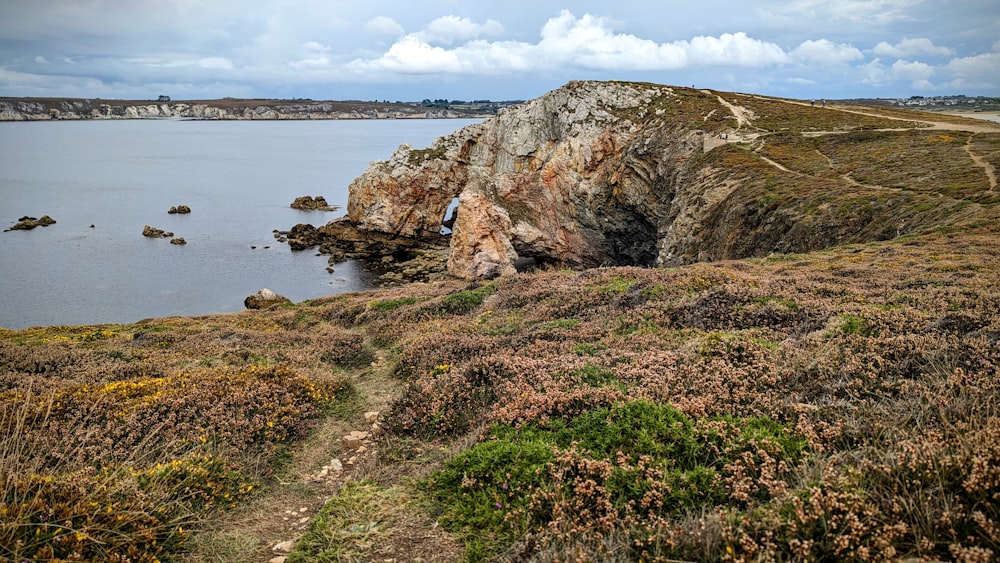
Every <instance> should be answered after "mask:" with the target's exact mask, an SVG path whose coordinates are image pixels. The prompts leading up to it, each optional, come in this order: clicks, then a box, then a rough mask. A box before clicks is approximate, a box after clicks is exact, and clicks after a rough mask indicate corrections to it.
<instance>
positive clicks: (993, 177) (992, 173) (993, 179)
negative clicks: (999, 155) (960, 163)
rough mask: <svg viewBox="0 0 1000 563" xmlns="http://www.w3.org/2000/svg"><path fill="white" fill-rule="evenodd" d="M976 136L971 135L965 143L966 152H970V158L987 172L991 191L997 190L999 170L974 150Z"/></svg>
mask: <svg viewBox="0 0 1000 563" xmlns="http://www.w3.org/2000/svg"><path fill="white" fill-rule="evenodd" d="M974 136H975V135H971V134H970V135H969V140H968V141H966V143H965V152H967V153H969V158H971V159H972V162H974V163H975V164H976V166H979V167H980V168H982V169H983V171H984V172H986V177H987V178H989V180H990V190H989V191H991V192H995V191H996V189H997V171H996V170H995V169H994V168H993V165H992V164H990V163H989V162H987V161H986V159H984V158H983V157H981V156H979V155H978V154H976V153H974V152H972V138H973V137H974Z"/></svg>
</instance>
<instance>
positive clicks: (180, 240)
mask: <svg viewBox="0 0 1000 563" xmlns="http://www.w3.org/2000/svg"><path fill="white" fill-rule="evenodd" d="M170 244H187V241H186V240H184V237H177V238H172V239H170Z"/></svg>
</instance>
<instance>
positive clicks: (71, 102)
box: [0, 98, 471, 121]
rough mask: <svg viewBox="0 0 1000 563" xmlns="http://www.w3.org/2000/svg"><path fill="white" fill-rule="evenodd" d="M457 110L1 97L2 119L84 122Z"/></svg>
mask: <svg viewBox="0 0 1000 563" xmlns="http://www.w3.org/2000/svg"><path fill="white" fill-rule="evenodd" d="M470 116H471V115H470V114H469V113H466V112H461V111H456V110H453V109H446V108H436V107H425V106H418V105H412V104H403V103H395V104H390V103H378V102H316V101H308V100H305V101H301V100H242V99H231V98H225V99H220V100H198V101H156V102H153V101H126V100H85V99H56V98H0V121H51V120H83V119H171V118H173V119H214V120H247V119H253V120H282V119H428V118H433V119H439V118H457V117H470Z"/></svg>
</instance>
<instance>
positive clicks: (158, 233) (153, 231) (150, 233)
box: [142, 225, 174, 238]
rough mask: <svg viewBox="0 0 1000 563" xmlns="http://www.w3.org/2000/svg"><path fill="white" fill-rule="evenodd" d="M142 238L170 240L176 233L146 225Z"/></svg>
mask: <svg viewBox="0 0 1000 563" xmlns="http://www.w3.org/2000/svg"><path fill="white" fill-rule="evenodd" d="M142 236H144V237H149V238H170V237H172V236H174V233H171V232H169V231H164V230H163V229H157V228H156V227H150V226H149V225H146V226H144V227H143V228H142Z"/></svg>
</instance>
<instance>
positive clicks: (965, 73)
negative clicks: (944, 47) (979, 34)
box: [945, 42, 1000, 88]
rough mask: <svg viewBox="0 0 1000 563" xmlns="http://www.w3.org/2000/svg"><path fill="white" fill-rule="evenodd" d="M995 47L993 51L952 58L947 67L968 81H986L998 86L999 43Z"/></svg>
mask: <svg viewBox="0 0 1000 563" xmlns="http://www.w3.org/2000/svg"><path fill="white" fill-rule="evenodd" d="M998 44H1000V42H998ZM993 47H994V51H993V52H992V53H983V54H982V55H976V56H973V57H960V58H957V59H952V60H951V61H949V62H948V64H946V65H945V69H946V70H948V71H950V72H952V73H954V75H955V77H956V78H958V79H961V80H963V81H964V82H966V83H971V84H983V83H986V84H989V85H992V87H993V88H996V87H997V86H998V85H1000V78H998V77H1000V49H998V45H994V46H993Z"/></svg>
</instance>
